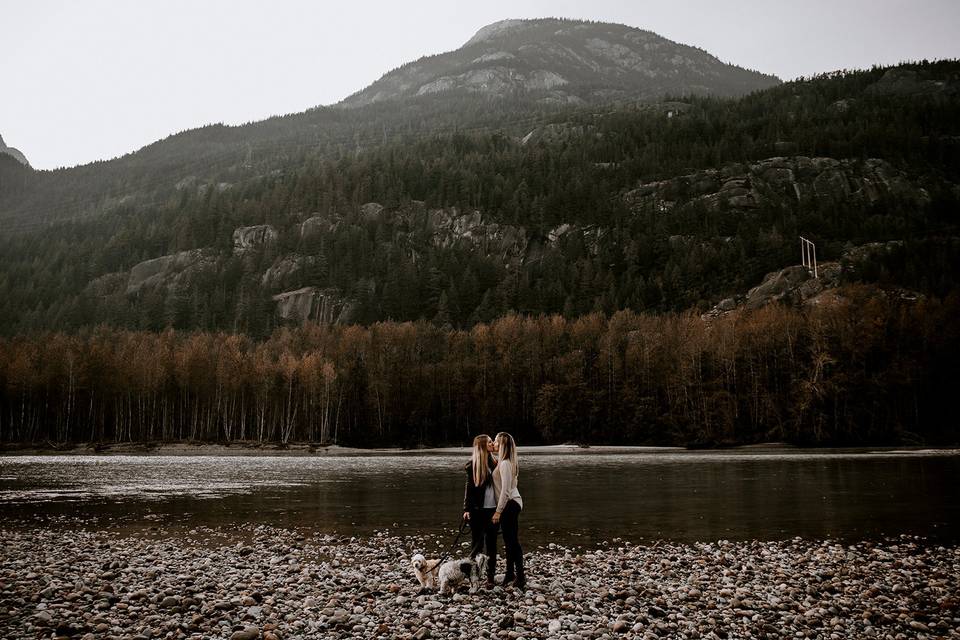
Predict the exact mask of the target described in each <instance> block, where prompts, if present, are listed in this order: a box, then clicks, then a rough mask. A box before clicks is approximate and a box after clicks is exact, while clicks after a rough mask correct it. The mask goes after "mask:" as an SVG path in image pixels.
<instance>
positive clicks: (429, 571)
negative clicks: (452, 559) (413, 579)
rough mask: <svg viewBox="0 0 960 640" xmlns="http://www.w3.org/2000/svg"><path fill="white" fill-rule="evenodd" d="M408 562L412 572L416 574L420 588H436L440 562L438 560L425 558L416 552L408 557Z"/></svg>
mask: <svg viewBox="0 0 960 640" xmlns="http://www.w3.org/2000/svg"><path fill="white" fill-rule="evenodd" d="M410 564H412V565H413V572H414V573H415V574H416V575H417V580H418V581H419V582H420V587H421V588H422V587H427V588H428V589H435V588H436V586H437V573H438V572H439V568H438V565H439V564H440V562H439V561H438V560H427V559H426V558H424V557H423V554H422V553H418V554H416V555H415V556H413V558H411V559H410Z"/></svg>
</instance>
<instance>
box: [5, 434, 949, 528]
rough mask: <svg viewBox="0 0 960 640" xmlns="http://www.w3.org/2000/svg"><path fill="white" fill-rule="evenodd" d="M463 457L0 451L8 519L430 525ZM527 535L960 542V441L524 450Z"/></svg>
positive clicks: (455, 512) (449, 515)
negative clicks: (924, 446)
mask: <svg viewBox="0 0 960 640" xmlns="http://www.w3.org/2000/svg"><path fill="white" fill-rule="evenodd" d="M465 460H466V456H465V455H450V454H424V455H410V454H404V455H396V456H355V457H319V456H318V457H310V456H303V457H266V456H261V457H258V456H231V457H218V456H123V455H119V456H52V455H51V456H3V457H0V515H2V516H3V520H4V522H5V524H6V525H8V526H16V525H18V524H22V525H37V524H44V523H49V524H53V523H56V522H57V521H61V520H62V521H71V522H72V521H75V520H76V518H77V517H79V518H80V519H81V521H82V522H84V523H85V524H86V526H94V527H98V528H137V527H150V526H157V525H158V523H160V524H163V525H164V526H170V527H177V526H182V527H190V526H196V525H200V524H203V525H211V526H223V527H229V526H230V525H231V524H235V523H238V522H263V523H268V524H273V525H278V526H285V527H306V528H312V529H315V530H318V531H324V532H338V533H342V534H347V535H366V534H370V533H372V532H374V531H376V530H382V529H391V530H393V531H394V532H395V533H401V534H404V533H406V532H410V533H428V532H433V533H435V532H438V531H443V530H444V529H450V528H451V527H453V526H455V525H456V523H457V519H458V518H459V516H460V513H461V510H460V507H461V501H462V495H463V479H464V474H463V469H462V465H463V464H464V462H465ZM520 474H521V475H520V491H521V493H522V495H523V498H524V503H525V507H524V511H523V515H522V520H521V523H522V526H523V531H524V539H525V540H526V541H527V542H529V543H532V544H545V543H548V542H561V543H565V544H579V545H589V544H596V543H599V542H602V541H604V540H610V539H612V538H616V537H619V538H624V539H628V540H631V541H635V542H643V541H646V542H649V541H651V540H657V539H669V540H675V541H682V542H694V541H712V540H718V539H728V540H748V539H761V540H778V539H785V538H792V537H795V536H800V537H804V538H817V539H820V538H835V539H839V540H863V539H879V538H884V537H892V536H899V535H915V536H923V537H926V538H929V539H932V540H937V541H942V542H945V543H952V542H957V541H958V540H960V483H958V481H957V479H958V478H960V451H957V450H928V451H868V450H802V449H762V450H750V449H743V450H730V451H709V452H690V451H676V450H673V451H654V452H649V451H646V452H634V453H617V454H603V453H596V454H592V453H586V454H560V455H552V454H550V455H529V456H525V457H522V458H521V464H520Z"/></svg>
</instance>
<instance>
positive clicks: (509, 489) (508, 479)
mask: <svg viewBox="0 0 960 640" xmlns="http://www.w3.org/2000/svg"><path fill="white" fill-rule="evenodd" d="M493 448H494V451H496V452H497V453H498V454H499V457H500V461H499V462H498V463H497V467H496V469H494V470H493V489H494V492H495V493H496V495H497V510H496V512H494V514H493V519H492V522H493V524H494V525H496V524H497V523H498V522H499V523H500V528H501V530H502V531H503V547H504V551H505V554H506V556H507V571H506V573H505V574H504V576H503V586H504V587H508V586H511V585H512V586H513V587H514V588H516V589H523V588H524V587H525V586H526V584H527V580H526V576H525V575H524V572H523V549H522V548H521V547H520V537H519V534H520V531H519V529H520V522H519V519H520V512H521V511H522V510H523V499H522V498H521V497H520V491H519V489H518V488H517V481H518V478H519V474H520V461H519V459H518V457H517V445H516V444H515V443H514V441H513V436H511V435H510V434H509V433H503V432H500V433H498V434H497V438H496V440H494V443H493Z"/></svg>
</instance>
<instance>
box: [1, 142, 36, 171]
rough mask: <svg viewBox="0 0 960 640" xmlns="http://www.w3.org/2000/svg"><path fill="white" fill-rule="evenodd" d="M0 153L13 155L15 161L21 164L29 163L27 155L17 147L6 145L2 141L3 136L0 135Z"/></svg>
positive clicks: (28, 164) (27, 164)
mask: <svg viewBox="0 0 960 640" xmlns="http://www.w3.org/2000/svg"><path fill="white" fill-rule="evenodd" d="M0 153H5V154H7V155H8V156H11V157H13V158H14V159H15V160H16V161H17V162H19V163H20V164H22V165H26V166H28V167H29V166H30V163H29V162H28V161H27V157H26V156H25V155H23V153H22V152H21V151H20V150H19V149H14V148H13V147H8V146H7V145H6V143H5V142H4V141H3V136H0Z"/></svg>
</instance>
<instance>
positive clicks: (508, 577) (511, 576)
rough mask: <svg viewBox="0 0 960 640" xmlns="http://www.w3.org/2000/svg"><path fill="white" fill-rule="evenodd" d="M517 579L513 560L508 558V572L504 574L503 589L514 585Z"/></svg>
mask: <svg viewBox="0 0 960 640" xmlns="http://www.w3.org/2000/svg"><path fill="white" fill-rule="evenodd" d="M516 579H517V575H516V574H515V573H514V572H513V560H512V559H511V558H507V570H506V571H505V572H504V573H503V588H504V589H506V588H507V587H509V586H511V585H513V581H514V580H516Z"/></svg>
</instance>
